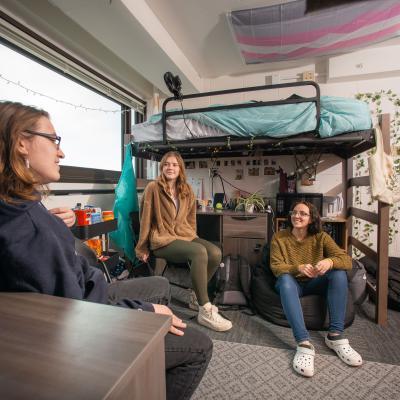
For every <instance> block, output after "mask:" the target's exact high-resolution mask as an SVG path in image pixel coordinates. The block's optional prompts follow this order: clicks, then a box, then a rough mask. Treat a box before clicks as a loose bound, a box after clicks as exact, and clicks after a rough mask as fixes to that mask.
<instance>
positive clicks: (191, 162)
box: [185, 161, 196, 169]
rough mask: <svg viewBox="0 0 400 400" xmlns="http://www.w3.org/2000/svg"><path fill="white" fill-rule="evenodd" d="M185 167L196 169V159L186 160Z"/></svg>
mask: <svg viewBox="0 0 400 400" xmlns="http://www.w3.org/2000/svg"><path fill="white" fill-rule="evenodd" d="M185 168H186V169H195V168H196V162H195V161H185Z"/></svg>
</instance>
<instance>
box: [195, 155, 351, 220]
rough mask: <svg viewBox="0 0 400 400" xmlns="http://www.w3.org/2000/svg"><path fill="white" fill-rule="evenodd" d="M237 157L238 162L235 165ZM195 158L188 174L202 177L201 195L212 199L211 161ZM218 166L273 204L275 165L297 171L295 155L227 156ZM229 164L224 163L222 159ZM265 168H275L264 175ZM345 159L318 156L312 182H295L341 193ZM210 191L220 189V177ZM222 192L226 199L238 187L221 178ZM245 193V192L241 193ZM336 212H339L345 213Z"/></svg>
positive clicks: (276, 186) (317, 190)
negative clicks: (318, 160) (255, 173)
mask: <svg viewBox="0 0 400 400" xmlns="http://www.w3.org/2000/svg"><path fill="white" fill-rule="evenodd" d="M238 160H240V163H241V165H238ZM191 161H194V162H195V167H196V168H195V169H187V175H188V177H189V178H195V179H202V182H203V189H204V193H203V198H204V199H207V200H208V199H211V198H212V196H211V185H212V183H211V181H212V180H211V178H210V176H209V175H210V174H209V169H210V168H211V166H212V165H213V162H212V161H211V160H210V159H208V160H207V159H202V160H198V159H197V160H191ZM199 162H202V164H203V165H205V164H204V163H207V167H208V168H199ZM219 162H220V166H215V168H217V170H218V172H219V174H220V175H221V176H222V177H223V178H224V179H226V181H228V182H230V183H231V184H232V185H234V186H236V187H237V188H239V189H241V190H242V191H247V192H250V193H253V192H256V191H259V192H260V194H262V196H263V197H265V198H267V199H268V201H269V202H270V204H271V205H273V206H274V205H275V198H276V193H278V192H279V174H278V171H277V170H278V168H282V169H283V170H284V171H285V172H286V173H287V174H288V175H290V174H293V173H294V172H295V171H296V163H295V158H294V156H254V157H229V158H222V159H219ZM226 162H227V163H228V165H225V163H226ZM248 162H250V165H248ZM232 163H233V164H234V165H232ZM265 168H267V169H268V171H267V172H272V169H273V170H275V173H274V174H273V175H269V174H267V175H264V169H265ZM254 169H258V173H259V175H258V176H254V175H253V176H252V175H251V173H252V170H253V173H254ZM238 170H242V171H243V173H242V174H241V175H242V179H240V180H238V179H236V178H237V176H238V172H237V171H238ZM343 176H344V161H343V160H341V159H340V158H339V157H337V156H335V155H331V154H324V155H322V156H321V159H320V162H319V165H318V168H317V176H316V181H315V182H314V184H313V185H312V186H307V187H304V186H301V185H300V186H298V191H299V192H305V191H307V192H312V193H323V194H324V195H326V196H341V197H342V198H343V197H344V195H345V194H344V185H343ZM213 181H214V187H213V192H214V193H216V192H223V188H222V184H221V180H220V179H219V178H218V177H214V179H213ZM224 187H225V192H226V195H227V197H228V199H231V198H235V197H237V189H235V188H234V187H232V186H231V185H229V184H228V183H226V182H224ZM242 195H244V193H243V194H242ZM342 211H343V212H341V213H338V216H341V215H342V214H343V213H344V210H342Z"/></svg>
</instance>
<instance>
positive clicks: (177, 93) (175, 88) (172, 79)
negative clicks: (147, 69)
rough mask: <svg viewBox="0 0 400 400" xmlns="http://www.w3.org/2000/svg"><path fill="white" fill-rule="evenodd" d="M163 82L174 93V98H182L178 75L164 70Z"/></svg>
mask: <svg viewBox="0 0 400 400" xmlns="http://www.w3.org/2000/svg"><path fill="white" fill-rule="evenodd" d="M164 82H165V84H166V85H167V88H168V90H169V91H170V92H171V93H172V94H173V95H174V98H175V99H176V100H179V99H181V98H182V93H181V89H182V82H181V80H180V78H179V76H178V75H175V76H174V75H172V73H171V72H166V73H165V74H164Z"/></svg>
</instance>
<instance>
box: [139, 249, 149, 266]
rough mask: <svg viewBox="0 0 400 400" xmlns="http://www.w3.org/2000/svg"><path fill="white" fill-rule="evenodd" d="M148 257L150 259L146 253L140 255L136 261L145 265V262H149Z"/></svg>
mask: <svg viewBox="0 0 400 400" xmlns="http://www.w3.org/2000/svg"><path fill="white" fill-rule="evenodd" d="M149 257H150V252H148V251H147V252H146V253H142V254H141V255H140V256H138V259H139V260H140V261H143V262H145V263H147V261H149Z"/></svg>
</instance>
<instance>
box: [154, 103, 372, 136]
mask: <svg viewBox="0 0 400 400" xmlns="http://www.w3.org/2000/svg"><path fill="white" fill-rule="evenodd" d="M185 117H186V118H187V119H189V118H191V119H195V120H197V121H199V122H201V123H203V124H204V125H208V126H211V127H214V128H219V129H221V130H223V131H225V132H226V133H227V134H228V135H233V136H242V137H248V136H270V137H275V138H281V137H288V136H293V135H297V134H299V133H302V132H308V131H313V130H315V128H316V107H315V104H314V103H312V102H307V103H297V104H284V105H276V106H262V107H252V108H242V109H236V110H221V111H207V112H203V113H195V114H187V115H185ZM169 118H175V119H181V118H182V116H181V115H177V116H172V117H169ZM160 120H161V114H156V115H153V116H152V117H151V118H150V120H149V121H148V123H156V122H159V121H160ZM320 121H321V122H320V127H319V134H320V136H321V137H323V138H325V137H329V136H335V135H339V134H341V133H346V132H353V131H359V130H365V129H370V128H371V126H372V123H371V115H370V111H369V108H368V105H367V104H366V103H364V102H362V101H359V100H354V99H350V98H344V97H332V96H321V119H320Z"/></svg>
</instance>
